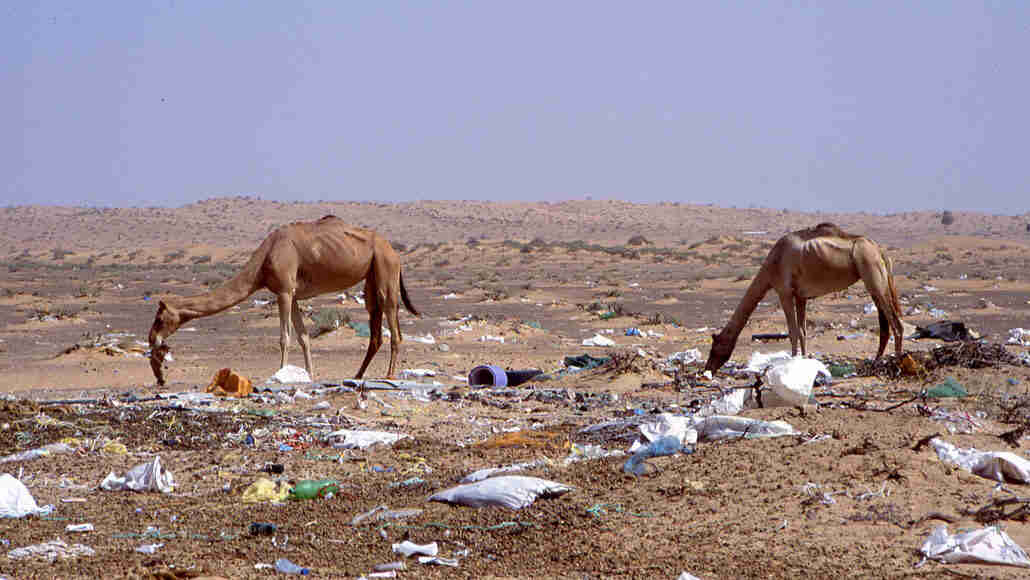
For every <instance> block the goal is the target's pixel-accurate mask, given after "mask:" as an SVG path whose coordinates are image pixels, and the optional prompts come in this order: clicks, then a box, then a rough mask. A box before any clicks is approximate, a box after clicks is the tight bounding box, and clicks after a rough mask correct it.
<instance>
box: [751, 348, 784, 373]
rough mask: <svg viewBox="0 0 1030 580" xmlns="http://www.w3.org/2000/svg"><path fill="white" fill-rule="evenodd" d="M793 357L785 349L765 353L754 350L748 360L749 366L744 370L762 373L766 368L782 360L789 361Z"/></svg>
mask: <svg viewBox="0 0 1030 580" xmlns="http://www.w3.org/2000/svg"><path fill="white" fill-rule="evenodd" d="M791 358H793V357H791V356H790V353H789V352H787V351H785V350H780V351H776V352H770V353H764V352H754V353H751V358H750V359H748V361H747V366H746V367H744V371H747V372H752V373H758V374H762V373H763V372H765V369H767V368H769V367H770V366H772V365H773V364H775V363H777V362H780V361H788V360H790V359H791Z"/></svg>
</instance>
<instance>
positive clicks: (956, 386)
mask: <svg viewBox="0 0 1030 580" xmlns="http://www.w3.org/2000/svg"><path fill="white" fill-rule="evenodd" d="M926 396H927V397H929V398H931V399H946V398H950V397H956V398H957V397H968V396H969V392H968V391H966V388H965V387H963V386H962V383H960V382H958V381H957V380H955V377H948V378H946V379H944V382H943V383H940V384H939V385H936V386H933V387H930V388H929V389H926Z"/></svg>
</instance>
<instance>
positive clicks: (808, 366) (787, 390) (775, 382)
mask: <svg viewBox="0 0 1030 580" xmlns="http://www.w3.org/2000/svg"><path fill="white" fill-rule="evenodd" d="M818 375H824V376H826V377H829V376H830V370H829V369H827V368H826V365H825V364H823V363H822V361H819V360H816V359H814V358H805V357H793V358H790V359H788V360H785V361H777V362H774V363H772V364H771V365H769V367H767V368H766V370H765V381H766V383H767V384H768V385H769V388H770V390H769V392H763V393H762V405H763V406H765V407H791V406H801V405H806V404H808V403H809V402H810V400H811V398H812V387H813V386H814V385H815V379H816V376H818ZM769 395H771V396H769Z"/></svg>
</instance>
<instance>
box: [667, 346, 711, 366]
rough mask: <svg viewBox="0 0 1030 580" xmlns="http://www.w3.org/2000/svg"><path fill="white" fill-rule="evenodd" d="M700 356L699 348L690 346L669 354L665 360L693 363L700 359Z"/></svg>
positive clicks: (686, 363)
mask: <svg viewBox="0 0 1030 580" xmlns="http://www.w3.org/2000/svg"><path fill="white" fill-rule="evenodd" d="M701 356H702V355H701V351H700V350H699V349H696V348H692V349H690V350H684V351H680V352H677V353H673V354H670V355H669V357H668V358H667V359H665V360H667V361H668V362H670V363H672V362H679V363H682V364H685V365H688V364H690V363H695V362H697V361H699V360H701Z"/></svg>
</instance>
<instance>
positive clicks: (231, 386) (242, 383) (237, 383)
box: [205, 368, 254, 397]
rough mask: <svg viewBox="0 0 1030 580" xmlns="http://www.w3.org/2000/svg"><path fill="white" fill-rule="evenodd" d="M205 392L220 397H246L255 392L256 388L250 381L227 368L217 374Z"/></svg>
mask: <svg viewBox="0 0 1030 580" xmlns="http://www.w3.org/2000/svg"><path fill="white" fill-rule="evenodd" d="M205 391H206V392H208V393H214V394H216V395H218V396H219V397H246V396H247V395H249V394H251V393H252V392H253V391H254V387H253V385H251V384H250V379H248V378H246V377H243V376H240V375H239V374H237V373H235V372H233V370H232V369H228V368H225V369H222V370H220V371H218V372H217V373H215V376H214V377H213V378H212V379H211V384H210V385H208V386H207V389H205Z"/></svg>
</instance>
